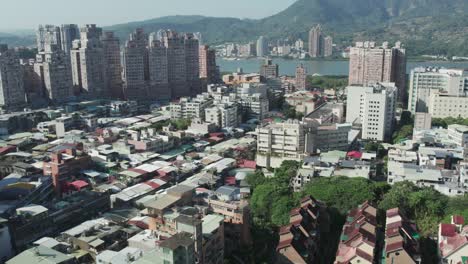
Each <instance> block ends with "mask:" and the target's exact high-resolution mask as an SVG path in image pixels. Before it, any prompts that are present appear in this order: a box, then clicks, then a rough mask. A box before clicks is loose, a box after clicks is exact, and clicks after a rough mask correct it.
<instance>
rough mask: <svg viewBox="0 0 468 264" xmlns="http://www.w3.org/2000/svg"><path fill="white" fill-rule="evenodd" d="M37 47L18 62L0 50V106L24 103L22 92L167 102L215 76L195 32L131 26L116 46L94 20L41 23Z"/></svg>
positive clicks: (56, 98)
mask: <svg viewBox="0 0 468 264" xmlns="http://www.w3.org/2000/svg"><path fill="white" fill-rule="evenodd" d="M37 48H38V54H37V56H36V59H35V60H32V61H30V62H28V63H23V65H20V63H19V60H18V58H17V57H16V54H14V52H13V51H12V50H8V48H7V47H6V46H2V48H1V49H0V76H2V80H3V81H2V82H1V84H0V88H1V91H2V93H1V95H0V105H2V106H3V108H6V109H12V108H14V107H13V106H20V105H24V104H25V100H27V99H28V97H29V100H30V101H31V100H34V98H44V99H46V100H47V101H49V102H55V103H57V102H64V101H67V100H69V99H70V98H73V97H74V96H82V97H84V98H118V99H128V100H138V101H168V100H171V99H174V98H179V97H182V96H191V95H196V94H198V93H200V92H202V91H203V87H206V84H207V83H214V82H217V81H218V79H219V69H218V67H217V66H216V55H215V51H214V50H211V49H209V47H208V46H201V45H200V35H199V34H193V33H184V34H180V33H177V32H175V31H172V30H160V31H158V32H155V33H151V34H147V33H145V32H144V31H143V30H142V29H137V30H135V31H134V32H133V33H131V34H130V36H129V39H128V40H127V41H126V42H125V44H124V45H123V47H122V46H121V43H120V41H119V39H118V38H117V37H116V36H115V35H114V33H113V32H103V30H102V29H101V28H99V27H97V26H96V25H94V24H91V25H86V26H84V27H82V28H79V27H78V26H77V25H73V24H70V25H62V26H60V27H58V26H53V25H46V26H39V28H38V30H37ZM28 66H29V67H28ZM31 95H32V96H31ZM25 98H26V99H25Z"/></svg>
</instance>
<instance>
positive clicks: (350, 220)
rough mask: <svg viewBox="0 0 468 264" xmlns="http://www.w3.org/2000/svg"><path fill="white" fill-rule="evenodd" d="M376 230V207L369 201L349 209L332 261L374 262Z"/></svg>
mask: <svg viewBox="0 0 468 264" xmlns="http://www.w3.org/2000/svg"><path fill="white" fill-rule="evenodd" d="M377 232H378V230H377V209H376V208H375V207H373V206H371V205H370V204H369V202H365V203H363V204H362V205H359V207H358V208H355V209H352V210H351V211H349V213H348V216H347V217H346V222H345V224H344V226H343V231H342V233H341V237H340V243H339V245H338V251H337V253H336V259H335V262H334V263H335V264H347V263H366V264H372V263H374V260H375V258H376V253H377V245H376V243H377V237H378V234H377Z"/></svg>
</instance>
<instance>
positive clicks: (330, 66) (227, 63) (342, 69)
mask: <svg viewBox="0 0 468 264" xmlns="http://www.w3.org/2000/svg"><path fill="white" fill-rule="evenodd" d="M263 61H264V60H263V59H258V58H255V59H241V60H225V59H218V60H217V63H218V65H219V66H220V70H221V72H235V71H237V69H238V68H242V69H243V71H244V72H247V73H250V72H258V71H259V69H260V65H261V64H262V63H263ZM273 62H274V63H277V64H278V65H279V70H280V75H290V76H293V75H295V74H296V67H297V65H299V64H301V63H302V64H304V65H305V66H306V68H307V72H308V74H320V75H348V72H349V62H348V61H306V60H285V59H281V58H278V59H273ZM420 66H424V67H426V66H437V67H444V68H463V69H468V61H462V62H448V61H426V62H415V61H411V62H408V64H407V72H408V73H409V72H410V71H411V69H414V68H416V67H420Z"/></svg>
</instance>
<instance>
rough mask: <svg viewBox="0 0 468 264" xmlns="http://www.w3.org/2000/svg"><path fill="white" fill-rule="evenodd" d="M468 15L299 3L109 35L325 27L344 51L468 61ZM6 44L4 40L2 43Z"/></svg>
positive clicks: (232, 36) (441, 2) (373, 0)
mask: <svg viewBox="0 0 468 264" xmlns="http://www.w3.org/2000/svg"><path fill="white" fill-rule="evenodd" d="M467 13H468V0H298V1H296V2H295V3H294V4H292V5H291V6H290V7H288V8H287V9H285V10H284V11H282V12H280V13H278V14H275V15H273V16H270V17H266V18H263V19H258V20H250V19H238V18H223V17H204V16H168V17H161V18H156V19H151V20H145V21H138V22H131V23H126V24H119V25H114V26H110V27H106V28H105V30H113V31H115V32H116V34H117V36H119V37H120V38H121V40H122V42H123V41H124V40H126V39H127V38H128V35H129V34H130V33H131V32H132V31H133V30H134V29H135V28H137V27H141V28H143V29H145V31H147V32H153V31H157V30H159V29H169V28H170V29H175V30H177V31H180V32H201V33H202V35H203V40H204V41H205V42H206V43H209V44H218V43H223V42H230V41H232V42H246V41H252V40H256V39H257V38H258V37H259V36H260V35H263V36H266V37H269V38H272V39H278V38H286V37H291V38H297V37H301V38H302V39H304V40H307V32H308V30H309V29H310V28H311V27H312V26H314V25H316V24H318V23H320V24H322V26H323V29H324V31H325V33H326V34H330V35H332V36H333V37H334V39H335V42H336V43H338V44H342V45H343V46H346V45H350V44H351V43H352V42H353V41H356V40H375V41H383V40H387V41H391V42H393V41H396V40H401V41H403V42H404V44H405V45H406V47H407V49H408V53H409V54H410V55H421V54H444V55H449V56H450V55H465V56H468V45H465V39H467V37H468V17H467V16H466V15H465V14H467ZM10 38H11V37H10ZM25 38H26V37H22V38H20V40H21V39H22V40H24V39H25ZM4 40H5V38H4V37H2V36H1V35H0V42H2V41H4ZM13 40H15V39H13ZM15 41H18V39H16V40H15ZM29 41H31V40H30V39H29ZM32 43H33V41H31V44H32Z"/></svg>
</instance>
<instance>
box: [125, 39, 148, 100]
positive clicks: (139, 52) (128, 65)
mask: <svg viewBox="0 0 468 264" xmlns="http://www.w3.org/2000/svg"><path fill="white" fill-rule="evenodd" d="M141 35H144V33H143V32H142V31H135V32H134V33H132V34H131V35H130V40H128V41H127V42H126V43H125V47H124V52H123V65H124V66H123V68H124V69H123V74H122V77H123V80H124V95H125V98H127V99H129V100H137V101H142V100H145V99H146V98H148V94H147V90H146V79H145V71H146V70H147V67H146V64H145V63H146V61H147V59H148V58H147V54H148V53H147V49H146V42H144V41H142V40H141V39H143V40H144V39H145V38H147V36H146V35H145V36H141ZM143 43H145V44H143ZM143 45H144V46H143Z"/></svg>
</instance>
